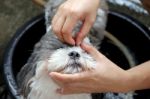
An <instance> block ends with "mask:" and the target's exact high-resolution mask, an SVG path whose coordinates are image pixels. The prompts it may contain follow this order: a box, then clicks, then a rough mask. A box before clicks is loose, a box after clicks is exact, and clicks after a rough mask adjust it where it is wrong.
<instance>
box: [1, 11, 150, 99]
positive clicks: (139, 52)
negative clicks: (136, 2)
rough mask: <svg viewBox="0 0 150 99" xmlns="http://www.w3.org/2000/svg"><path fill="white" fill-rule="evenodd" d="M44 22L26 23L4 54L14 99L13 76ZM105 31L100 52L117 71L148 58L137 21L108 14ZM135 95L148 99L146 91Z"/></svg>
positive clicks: (144, 32) (145, 34)
mask: <svg viewBox="0 0 150 99" xmlns="http://www.w3.org/2000/svg"><path fill="white" fill-rule="evenodd" d="M44 22H45V21H44V14H41V15H39V16H37V17H35V18H33V19H31V20H30V21H29V22H27V23H26V24H25V25H24V26H22V27H21V28H20V29H19V30H18V31H17V32H16V34H15V36H14V37H13V39H12V40H11V41H10V43H9V45H8V48H7V50H6V52H5V56H4V62H3V73H4V78H5V82H6V85H7V88H8V91H9V93H10V95H11V97H12V98H14V99H19V97H20V93H19V91H18V88H17V83H16V75H17V73H18V71H19V70H20V68H21V67H22V66H23V65H24V64H25V63H26V61H27V59H28V57H29V56H30V54H31V53H32V50H33V47H34V44H35V43H36V42H38V41H39V39H40V38H41V36H42V35H44V33H45V25H44ZM106 29H107V31H108V32H109V33H107V35H106V37H105V39H104V41H103V43H102V45H101V51H102V53H104V54H105V55H106V56H107V57H108V58H110V59H111V60H112V61H113V62H115V63H116V64H118V65H119V66H120V67H121V68H124V69H128V68H130V67H132V66H135V65H137V64H140V63H143V62H145V61H147V60H149V59H150V31H149V30H148V29H147V28H146V27H145V26H144V25H142V24H141V23H139V22H138V21H137V20H135V19H133V18H132V17H130V16H127V15H125V14H122V13H117V12H112V11H111V12H109V17H108V24H107V28H106ZM137 93H138V94H137V95H135V99H150V90H141V91H137ZM95 97H99V96H95ZM95 99H96V98H95ZM97 99H98V98H97Z"/></svg>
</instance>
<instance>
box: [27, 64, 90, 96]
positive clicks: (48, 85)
mask: <svg viewBox="0 0 150 99" xmlns="http://www.w3.org/2000/svg"><path fill="white" fill-rule="evenodd" d="M45 68H46V67H45V66H40V67H38V68H37V70H36V75H35V76H34V78H33V79H32V83H31V85H30V88H31V91H30V93H29V94H28V98H27V99H92V98H91V95H90V94H73V95H61V94H58V93H56V89H57V88H59V86H58V85H57V84H55V83H54V81H53V80H52V79H51V78H50V76H49V74H48V72H47V71H46V69H45Z"/></svg>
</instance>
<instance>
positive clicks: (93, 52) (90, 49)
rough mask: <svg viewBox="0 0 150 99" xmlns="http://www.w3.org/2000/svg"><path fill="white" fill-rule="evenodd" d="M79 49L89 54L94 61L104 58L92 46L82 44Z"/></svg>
mask: <svg viewBox="0 0 150 99" xmlns="http://www.w3.org/2000/svg"><path fill="white" fill-rule="evenodd" d="M81 48H82V49H83V50H85V51H86V52H87V53H89V54H90V55H91V56H92V57H93V58H94V59H95V60H99V58H100V59H101V58H102V57H103V56H104V55H103V54H101V53H100V52H99V51H98V50H97V49H96V48H95V47H93V46H92V45H89V44H85V43H82V44H81Z"/></svg>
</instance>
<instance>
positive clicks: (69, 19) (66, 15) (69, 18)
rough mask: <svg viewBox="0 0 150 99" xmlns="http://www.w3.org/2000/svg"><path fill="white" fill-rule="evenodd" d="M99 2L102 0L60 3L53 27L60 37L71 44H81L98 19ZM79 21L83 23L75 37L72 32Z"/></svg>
mask: <svg viewBox="0 0 150 99" xmlns="http://www.w3.org/2000/svg"><path fill="white" fill-rule="evenodd" d="M99 3H100V0H66V2H64V3H63V4H62V5H60V7H59V8H58V10H57V12H56V14H55V16H54V18H53V20H52V29H53V31H54V32H55V34H56V35H57V36H58V38H59V39H60V40H61V41H62V42H67V43H68V44H71V45H75V44H76V45H79V44H81V42H82V40H83V39H84V37H85V36H86V35H87V33H88V32H89V30H90V28H91V27H92V25H93V23H94V21H95V19H96V12H97V9H98V7H99ZM85 5H86V6H85ZM78 21H82V22H83V25H82V27H81V30H80V32H79V33H77V35H76V38H73V37H72V35H71V34H72V33H71V32H72V30H73V27H74V26H75V25H76V23H77V22H78Z"/></svg>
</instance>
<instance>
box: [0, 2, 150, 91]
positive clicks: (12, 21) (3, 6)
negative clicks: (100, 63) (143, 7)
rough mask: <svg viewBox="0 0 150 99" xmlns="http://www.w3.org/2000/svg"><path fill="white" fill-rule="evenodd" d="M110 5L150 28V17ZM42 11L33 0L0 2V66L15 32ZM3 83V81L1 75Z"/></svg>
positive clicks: (0, 79) (111, 7)
mask: <svg viewBox="0 0 150 99" xmlns="http://www.w3.org/2000/svg"><path fill="white" fill-rule="evenodd" d="M109 5H110V9H112V10H117V11H121V12H124V13H127V14H129V15H132V16H133V17H134V18H136V19H137V20H139V21H140V22H142V23H143V24H145V25H146V26H148V27H149V26H150V16H149V15H143V14H138V13H135V12H133V11H130V10H129V9H127V8H123V9H120V8H122V7H116V6H114V5H112V4H109ZM42 11H43V9H42V8H40V7H38V6H37V5H35V4H34V3H33V2H32V0H0V64H1V62H2V55H3V53H4V51H5V47H6V46H7V43H8V41H9V40H10V39H11V37H12V36H13V35H14V33H15V31H16V30H17V29H18V28H19V27H20V26H22V25H23V24H24V23H25V22H27V21H28V20H30V19H31V18H32V17H34V16H36V15H38V14H40V13H42ZM1 82H3V80H2V78H1V74H0V83H1ZM1 90H2V89H1V87H0V91H1Z"/></svg>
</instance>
